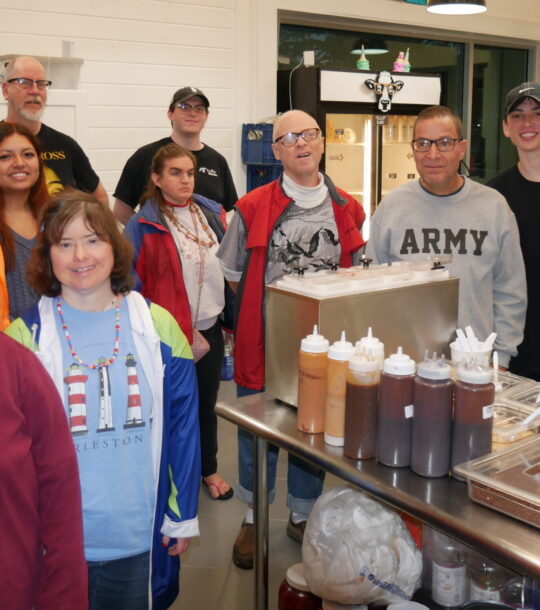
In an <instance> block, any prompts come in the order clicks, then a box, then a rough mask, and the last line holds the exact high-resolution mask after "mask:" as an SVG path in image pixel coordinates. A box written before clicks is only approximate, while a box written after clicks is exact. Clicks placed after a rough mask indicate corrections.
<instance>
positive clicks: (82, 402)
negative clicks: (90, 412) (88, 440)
mask: <svg viewBox="0 0 540 610" xmlns="http://www.w3.org/2000/svg"><path fill="white" fill-rule="evenodd" d="M87 380H88V375H83V370H82V366H81V365H80V364H77V363H75V362H74V363H73V364H72V365H71V366H70V367H69V368H68V370H67V375H66V376H65V377H64V383H65V384H66V385H67V387H68V407H69V427H70V429H71V434H84V433H85V432H88V422H87V419H86V381H87Z"/></svg>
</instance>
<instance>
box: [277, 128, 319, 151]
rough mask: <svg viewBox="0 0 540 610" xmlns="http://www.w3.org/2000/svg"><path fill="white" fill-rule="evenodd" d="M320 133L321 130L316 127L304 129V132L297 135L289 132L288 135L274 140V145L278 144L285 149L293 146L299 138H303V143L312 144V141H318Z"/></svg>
mask: <svg viewBox="0 0 540 610" xmlns="http://www.w3.org/2000/svg"><path fill="white" fill-rule="evenodd" d="M320 133H321V130H320V129H318V128H317V127H311V128H310V129H304V131H299V132H297V133H295V132H293V131H289V132H288V133H285V134H283V135H282V136H279V138H276V139H275V140H274V143H275V144H277V143H278V142H279V143H280V144H281V145H282V146H286V147H289V146H294V145H295V144H296V142H298V138H300V137H301V138H303V140H304V141H305V142H313V141H314V140H317V139H318V137H319V134H320Z"/></svg>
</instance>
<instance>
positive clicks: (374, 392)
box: [343, 355, 380, 460]
mask: <svg viewBox="0 0 540 610" xmlns="http://www.w3.org/2000/svg"><path fill="white" fill-rule="evenodd" d="M379 382H380V372H379V363H378V362H377V360H373V359H369V358H366V357H365V356H363V355H356V356H353V357H352V358H351V359H350V360H349V368H348V371H347V390H346V398H345V446H344V449H343V453H344V454H345V455H346V456H347V457H350V458H353V459H355V460H367V459H369V458H373V457H375V448H376V441H377V402H378V398H379Z"/></svg>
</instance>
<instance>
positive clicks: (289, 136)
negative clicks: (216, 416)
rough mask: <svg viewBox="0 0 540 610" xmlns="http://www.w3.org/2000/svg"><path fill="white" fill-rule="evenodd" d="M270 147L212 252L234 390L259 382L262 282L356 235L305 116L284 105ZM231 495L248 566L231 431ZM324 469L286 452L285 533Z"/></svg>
mask: <svg viewBox="0 0 540 610" xmlns="http://www.w3.org/2000/svg"><path fill="white" fill-rule="evenodd" d="M273 140H274V143H273V145H272V149H273V151H274V155H275V157H276V159H278V160H280V161H281V162H282V163H283V174H282V176H281V177H280V178H279V179H278V180H275V181H274V182H271V183H270V184H266V185H264V186H262V187H260V188H258V189H255V190H253V191H251V192H249V193H248V194H247V195H245V196H244V197H242V198H241V199H240V200H239V201H238V203H237V204H236V206H235V212H236V213H235V214H234V217H233V219H232V221H231V225H230V227H229V229H228V231H227V232H226V234H225V237H224V238H223V241H222V243H221V246H220V249H219V252H218V257H219V258H220V259H221V264H222V268H223V272H224V275H225V277H226V279H227V280H228V281H229V283H230V284H231V286H232V288H233V290H235V291H236V293H237V295H236V316H235V327H236V328H235V381H236V383H237V384H238V395H239V396H241V395H246V394H248V393H254V392H259V391H262V389H263V387H264V319H263V309H264V285H265V284H268V283H271V282H274V281H276V280H277V279H279V278H280V277H282V276H283V275H285V274H287V273H291V272H292V271H293V269H294V268H295V267H304V268H306V269H307V270H309V271H316V270H318V269H323V268H325V267H327V266H328V265H329V264H332V263H333V264H338V265H340V266H342V267H348V266H350V265H351V264H353V260H354V258H355V256H357V255H358V254H359V251H360V249H361V247H362V246H363V245H364V240H363V239H362V235H361V233H360V228H361V226H362V223H363V222H364V218H365V214H364V211H363V209H362V206H361V205H360V204H359V203H358V202H357V201H356V200H355V199H354V198H353V197H351V196H350V195H349V194H347V193H345V192H344V191H342V190H340V189H338V188H337V187H336V186H335V185H334V184H333V183H332V181H331V180H330V179H329V178H328V176H325V175H323V174H321V173H320V172H319V163H320V160H321V157H322V154H323V152H324V138H323V137H322V135H321V130H320V128H319V126H318V125H317V122H316V121H315V119H314V118H313V117H311V116H310V115H309V114H306V113H305V112H302V111H299V110H291V111H289V112H286V113H285V114H283V115H282V116H280V117H279V119H278V120H277V122H276V124H275V126H274V134H273ZM238 446H239V447H238V462H239V463H238V470H239V483H238V486H237V488H236V495H237V497H238V498H240V499H241V500H243V501H244V502H246V503H247V504H248V506H249V507H250V508H248V511H247V514H246V518H245V519H244V522H243V524H242V529H241V531H240V534H239V535H238V537H237V539H236V542H235V544H234V549H233V561H234V562H235V564H236V565H237V566H239V567H241V568H245V569H250V568H252V567H253V542H254V528H253V510H252V508H251V503H252V498H253V454H252V437H251V435H250V434H248V433H247V432H245V431H243V430H241V429H239V432H238ZM277 451H278V450H277V447H274V446H271V447H270V449H269V461H268V488H269V490H270V491H269V500H270V501H272V499H273V497H274V495H275V474H276V461H277ZM323 476H324V473H323V471H322V470H320V469H318V468H315V467H313V466H312V465H310V464H307V463H306V462H304V461H302V460H300V459H299V458H297V457H295V456H292V455H289V471H288V477H287V479H288V506H289V508H290V509H291V516H290V519H289V523H288V525H287V533H288V535H289V536H290V537H291V538H293V539H294V540H297V541H298V542H301V540H302V538H303V534H304V528H305V523H306V520H307V517H308V516H309V514H310V512H311V509H312V507H313V504H314V503H315V500H316V499H317V498H318V497H319V495H320V494H321V491H322V485H323Z"/></svg>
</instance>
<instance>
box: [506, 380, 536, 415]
mask: <svg viewBox="0 0 540 610" xmlns="http://www.w3.org/2000/svg"><path fill="white" fill-rule="evenodd" d="M539 397H540V383H532V384H526V385H525V387H523V386H522V385H519V384H518V385H515V386H514V387H513V388H512V389H511V390H509V391H507V392H505V393H504V401H505V402H508V403H511V404H512V405H515V406H516V407H517V408H519V409H522V410H523V411H524V412H525V413H532V412H533V411H534V410H535V409H536V408H537V407H538V406H540V398H539Z"/></svg>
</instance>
